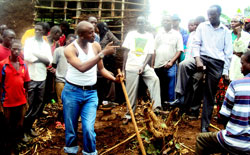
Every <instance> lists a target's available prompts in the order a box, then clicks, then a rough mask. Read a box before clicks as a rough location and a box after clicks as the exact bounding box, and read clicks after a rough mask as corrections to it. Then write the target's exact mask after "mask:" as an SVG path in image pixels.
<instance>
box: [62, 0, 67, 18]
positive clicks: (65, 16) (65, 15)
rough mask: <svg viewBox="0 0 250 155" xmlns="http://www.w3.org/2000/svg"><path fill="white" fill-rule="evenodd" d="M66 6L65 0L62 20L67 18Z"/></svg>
mask: <svg viewBox="0 0 250 155" xmlns="http://www.w3.org/2000/svg"><path fill="white" fill-rule="evenodd" d="M67 7H68V2H67V1H65V2H64V12H63V13H64V20H66V19H67Z"/></svg>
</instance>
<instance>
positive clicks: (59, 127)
mask: <svg viewBox="0 0 250 155" xmlns="http://www.w3.org/2000/svg"><path fill="white" fill-rule="evenodd" d="M56 129H64V130H65V126H64V125H62V123H61V122H59V121H57V122H56Z"/></svg>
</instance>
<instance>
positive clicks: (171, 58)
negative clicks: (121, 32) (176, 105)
mask: <svg viewBox="0 0 250 155" xmlns="http://www.w3.org/2000/svg"><path fill="white" fill-rule="evenodd" d="M162 26H163V29H161V30H160V31H159V32H158V33H157V35H156V38H155V52H156V53H155V64H154V68H155V72H156V74H157V76H158V77H159V79H160V85H161V100H162V101H161V102H162V103H163V102H164V101H167V102H172V101H174V100H175V83H176V74H177V64H176V60H178V58H179V57H180V55H181V52H182V51H183V41H182V36H181V34H180V33H179V32H178V31H176V30H174V29H172V18H171V16H165V17H164V18H163V20H162Z"/></svg>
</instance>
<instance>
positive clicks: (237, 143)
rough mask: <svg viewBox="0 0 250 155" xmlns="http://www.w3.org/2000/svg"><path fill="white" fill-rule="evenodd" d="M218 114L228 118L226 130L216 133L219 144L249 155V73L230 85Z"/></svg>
mask: <svg viewBox="0 0 250 155" xmlns="http://www.w3.org/2000/svg"><path fill="white" fill-rule="evenodd" d="M220 114H222V115H224V116H226V117H229V121H228V123H227V126H226V129H225V130H221V131H220V132H218V135H217V138H218V141H219V142H220V144H221V145H222V146H223V147H224V148H225V149H227V150H229V151H230V150H231V151H232V150H234V151H243V152H244V153H247V154H250V73H249V74H247V75H246V76H245V77H244V78H242V79H239V80H235V81H232V82H231V83H230V85H229V87H228V89H227V93H226V96H225V99H224V102H223V105H222V107H221V110H220Z"/></svg>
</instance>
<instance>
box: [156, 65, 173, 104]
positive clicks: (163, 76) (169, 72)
mask: <svg viewBox="0 0 250 155" xmlns="http://www.w3.org/2000/svg"><path fill="white" fill-rule="evenodd" d="M155 73H156V74H157V76H158V77H159V79H160V86H161V99H162V101H161V102H162V103H164V101H168V102H172V101H174V100H175V85H176V74H177V65H176V64H174V65H173V66H172V67H171V68H169V69H167V68H164V67H161V68H156V69H155Z"/></svg>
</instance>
